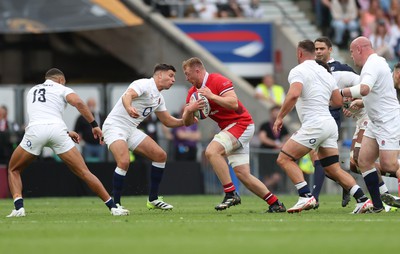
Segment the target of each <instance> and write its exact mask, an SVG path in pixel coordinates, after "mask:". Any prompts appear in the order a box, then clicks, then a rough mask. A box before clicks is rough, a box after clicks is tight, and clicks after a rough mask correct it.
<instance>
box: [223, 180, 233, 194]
mask: <svg viewBox="0 0 400 254" xmlns="http://www.w3.org/2000/svg"><path fill="white" fill-rule="evenodd" d="M223 187H224V192H225V193H228V192H232V191H235V190H236V189H235V185H233V183H232V182H230V183H228V184H225V185H223Z"/></svg>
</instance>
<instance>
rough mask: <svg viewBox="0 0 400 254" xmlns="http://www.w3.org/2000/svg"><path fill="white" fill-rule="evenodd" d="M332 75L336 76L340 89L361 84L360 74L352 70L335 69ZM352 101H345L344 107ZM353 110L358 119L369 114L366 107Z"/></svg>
mask: <svg viewBox="0 0 400 254" xmlns="http://www.w3.org/2000/svg"><path fill="white" fill-rule="evenodd" d="M332 76H333V77H334V78H335V80H336V84H337V86H338V87H339V88H340V89H343V88H346V87H352V86H355V85H358V84H360V76H359V75H357V74H355V73H354V72H351V71H334V72H332ZM350 103H351V102H344V104H345V105H344V107H345V108H346V107H348V106H349V105H350ZM351 112H352V113H353V116H354V117H355V118H357V119H360V118H363V117H364V116H365V115H366V114H367V111H366V110H365V108H360V109H359V110H356V111H353V110H351Z"/></svg>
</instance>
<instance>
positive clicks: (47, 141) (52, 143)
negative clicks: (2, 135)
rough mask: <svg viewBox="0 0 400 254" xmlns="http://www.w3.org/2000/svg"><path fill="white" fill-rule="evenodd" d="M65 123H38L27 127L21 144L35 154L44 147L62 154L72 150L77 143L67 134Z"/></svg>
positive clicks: (38, 153)
mask: <svg viewBox="0 0 400 254" xmlns="http://www.w3.org/2000/svg"><path fill="white" fill-rule="evenodd" d="M67 131H68V130H67V127H66V126H65V124H38V125H33V126H29V127H27V128H26V129H25V134H24V137H23V138H22V141H21V143H20V146H21V147H22V148H23V149H24V150H25V151H27V152H28V153H31V154H33V155H36V156H38V155H40V153H41V152H42V149H43V147H50V148H51V149H53V151H54V153H56V154H61V153H65V152H67V151H69V150H71V149H72V148H73V147H74V146H75V143H74V142H73V141H72V139H71V138H70V137H69V135H68V134H67Z"/></svg>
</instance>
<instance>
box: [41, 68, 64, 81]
mask: <svg viewBox="0 0 400 254" xmlns="http://www.w3.org/2000/svg"><path fill="white" fill-rule="evenodd" d="M55 76H62V77H64V78H65V75H64V73H63V72H62V71H60V70H59V69H57V68H51V69H50V70H48V71H47V72H46V75H44V77H45V79H49V78H53V77H55Z"/></svg>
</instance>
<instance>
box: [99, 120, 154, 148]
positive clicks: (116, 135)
mask: <svg viewBox="0 0 400 254" xmlns="http://www.w3.org/2000/svg"><path fill="white" fill-rule="evenodd" d="M103 136H104V142H105V143H106V144H107V146H108V148H110V145H111V144H112V143H113V142H115V141H117V140H124V141H126V143H127V144H128V147H129V149H130V150H131V151H134V150H135V149H136V147H137V146H138V145H139V144H140V143H142V141H143V140H144V139H145V138H146V137H147V134H146V133H144V132H143V131H141V130H138V129H137V128H135V127H130V128H120V127H118V126H115V125H111V124H107V123H105V124H104V125H103Z"/></svg>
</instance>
